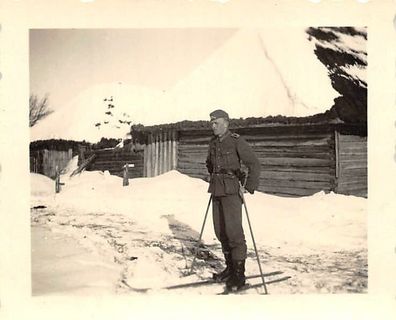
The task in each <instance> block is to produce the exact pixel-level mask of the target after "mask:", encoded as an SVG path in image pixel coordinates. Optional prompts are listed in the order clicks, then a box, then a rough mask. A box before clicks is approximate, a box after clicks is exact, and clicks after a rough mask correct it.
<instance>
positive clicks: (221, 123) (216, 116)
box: [210, 110, 230, 137]
mask: <svg viewBox="0 0 396 320" xmlns="http://www.w3.org/2000/svg"><path fill="white" fill-rule="evenodd" d="M229 123H230V119H229V117H228V113H227V112H225V111H223V110H215V111H213V112H212V113H211V114H210V124H211V127H212V130H213V134H214V135H215V136H220V137H221V136H223V135H224V134H225V133H226V132H227V131H228V126H229Z"/></svg>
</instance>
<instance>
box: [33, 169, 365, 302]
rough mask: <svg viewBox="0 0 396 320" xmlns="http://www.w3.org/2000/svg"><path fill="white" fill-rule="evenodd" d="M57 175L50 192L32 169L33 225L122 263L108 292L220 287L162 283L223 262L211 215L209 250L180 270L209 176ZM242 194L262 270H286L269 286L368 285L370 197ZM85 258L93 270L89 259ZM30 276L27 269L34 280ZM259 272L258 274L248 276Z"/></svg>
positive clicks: (324, 289) (331, 289)
mask: <svg viewBox="0 0 396 320" xmlns="http://www.w3.org/2000/svg"><path fill="white" fill-rule="evenodd" d="M61 180H62V181H63V182H65V186H64V187H63V188H62V191H61V193H59V194H54V183H53V181H52V180H50V179H48V178H47V177H44V176H41V175H36V174H32V199H31V206H32V210H31V223H32V226H33V228H36V227H39V228H40V227H45V228H47V229H50V230H51V231H52V232H54V233H56V234H57V235H62V234H63V235H64V236H65V237H68V239H69V238H70V237H72V238H73V239H74V240H75V241H76V242H75V243H77V244H78V245H76V248H75V249H76V252H79V250H82V249H83V250H85V252H87V256H90V257H92V256H95V257H96V258H97V259H98V261H97V262H98V264H99V265H101V264H104V265H107V266H108V265H112V266H114V267H115V268H116V269H118V270H119V271H118V275H117V277H116V278H115V279H114V277H113V276H112V273H111V277H110V274H109V277H105V278H106V279H107V281H109V282H111V283H109V285H108V286H107V287H108V288H113V289H112V290H113V293H116V294H128V295H129V294H142V293H147V294H156V293H170V292H171V293H175V294H188V293H192V294H214V293H218V292H219V291H221V289H222V288H221V287H220V286H219V285H214V286H201V287H196V288H187V289H186V288H185V289H177V290H172V291H164V290H163V288H164V287H167V286H172V285H175V284H179V283H189V282H194V281H199V280H202V279H207V278H210V277H211V275H212V273H213V271H215V270H219V269H221V268H222V264H223V256H222V253H221V248H220V245H219V242H218V241H217V240H216V239H215V236H214V232H213V226H212V221H211V220H212V219H211V217H210V215H209V218H208V221H207V225H206V227H205V232H204V235H203V242H204V244H205V247H206V249H207V250H206V251H202V255H200V258H199V259H197V260H196V265H195V274H193V275H188V276H186V273H188V271H189V269H190V267H191V262H192V258H193V249H194V248H195V245H196V240H197V239H198V237H199V232H200V229H201V226H202V219H203V216H204V212H203V211H204V210H205V208H206V207H207V202H208V194H207V192H206V190H207V183H206V182H204V181H203V180H200V179H194V178H190V177H188V176H185V175H183V174H181V173H179V172H177V171H171V172H169V173H166V174H164V175H160V176H158V177H155V178H139V179H131V180H130V185H129V186H128V187H123V186H122V179H121V178H119V177H115V176H110V175H109V174H106V173H103V172H84V173H82V174H81V175H79V176H75V177H73V178H68V177H67V176H64V177H62V179H61ZM246 199H247V202H248V205H249V216H250V220H251V222H252V225H253V230H254V233H255V234H254V236H255V239H256V243H257V247H258V251H259V255H260V260H261V262H262V269H263V271H264V272H272V271H278V270H279V271H283V272H284V275H285V276H291V279H289V280H287V281H284V282H280V283H276V284H273V285H270V286H269V288H268V290H269V292H270V293H271V294H284V293H287V294H293V293H348V292H354V293H358V292H366V291H367V280H368V279H367V228H366V223H367V222H366V216H367V215H366V205H367V203H366V199H363V198H357V197H348V196H343V195H336V194H324V193H318V194H315V195H313V196H311V197H303V198H281V197H276V196H270V195H266V194H263V193H260V192H257V194H254V195H253V196H252V195H247V196H246ZM40 206H42V207H40ZM244 224H245V225H244V230H245V234H246V240H247V245H248V259H247V261H246V270H247V274H248V275H251V274H257V273H259V269H258V265H257V260H256V256H255V254H254V250H253V245H252V242H251V236H250V233H249V228H248V226H247V225H246V221H245V222H244ZM47 229H45V230H47ZM38 230H40V229H38ZM41 230H42V229H41ZM32 244H33V247H32V254H33V258H34V260H35V261H40V259H41V257H40V254H39V252H40V248H39V247H38V248H35V247H34V246H35V243H34V242H33V243H32ZM41 245H45V243H41ZM57 246H59V248H57V249H58V250H59V255H61V254H62V252H63V251H64V250H66V251H67V250H70V246H66V247H65V248H63V245H62V243H61V242H59V241H58V243H57ZM52 252H54V253H53V254H54V255H56V256H58V254H57V252H56V251H54V250H53V251H52ZM80 257H81V255H80ZM54 259H55V260H56V257H54ZM62 263H63V267H64V270H63V272H66V273H67V267H68V266H69V267H70V271H69V272H72V270H73V266H72V265H71V262H70V261H69V260H68V259H62ZM87 268H88V270H90V271H91V272H93V273H95V272H96V270H95V268H94V267H92V266H87ZM83 274H84V273H83V272H82V277H84V275H83ZM33 276H35V275H34V274H33ZM41 276H42V277H45V274H42V273H41ZM71 279H72V277H71ZM36 280H37V279H35V278H34V277H33V283H35V281H36ZM82 280H89V279H82ZM268 280H271V279H268ZM70 281H72V280H70ZM256 281H259V279H254V280H251V282H252V283H253V282H256ZM70 285H71V284H70ZM33 287H34V286H33ZM59 290H60V291H62V288H60V289H59ZM256 292H257V291H256V290H253V289H252V290H250V291H248V293H256ZM64 293H67V286H65V288H64Z"/></svg>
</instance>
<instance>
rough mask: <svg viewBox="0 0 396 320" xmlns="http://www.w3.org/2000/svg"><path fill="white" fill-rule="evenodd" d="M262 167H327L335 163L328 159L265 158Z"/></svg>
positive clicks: (262, 160)
mask: <svg viewBox="0 0 396 320" xmlns="http://www.w3.org/2000/svg"><path fill="white" fill-rule="evenodd" d="M260 162H261V164H262V165H278V166H296V167H306V166H312V167H327V166H330V165H334V161H332V160H328V159H302V158H263V159H260Z"/></svg>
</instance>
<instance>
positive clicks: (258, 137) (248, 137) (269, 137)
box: [241, 133, 331, 142]
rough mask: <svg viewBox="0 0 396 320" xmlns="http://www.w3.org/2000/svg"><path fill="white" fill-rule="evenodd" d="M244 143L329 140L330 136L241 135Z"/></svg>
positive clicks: (314, 134)
mask: <svg viewBox="0 0 396 320" xmlns="http://www.w3.org/2000/svg"><path fill="white" fill-rule="evenodd" d="M241 137H243V138H244V139H245V140H246V141H252V142H254V141H259V140H262V141H269V140H273V141H279V140H320V139H330V138H331V135H330V134H328V133H317V134H316V133H312V134H276V135H271V134H256V135H249V134H241Z"/></svg>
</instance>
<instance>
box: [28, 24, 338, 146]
mask: <svg viewBox="0 0 396 320" xmlns="http://www.w3.org/2000/svg"><path fill="white" fill-rule="evenodd" d="M307 38H308V36H307V34H306V32H305V28H297V27H296V28H290V29H287V30H286V29H240V30H239V31H237V32H236V33H235V35H234V36H232V37H231V38H230V39H229V40H228V41H226V43H225V44H224V45H223V46H221V47H220V48H218V49H217V50H215V51H214V52H213V53H212V54H211V55H209V57H208V58H207V59H206V60H204V61H203V62H202V63H201V64H199V65H197V66H196V67H195V69H194V70H193V71H192V72H191V73H190V74H188V75H187V76H185V77H184V78H182V79H179V81H178V82H177V83H176V84H175V85H174V86H173V87H171V88H169V89H168V90H156V89H152V88H148V87H143V86H135V85H130V84H128V83H121V82H117V83H97V84H93V85H92V87H90V88H88V89H86V90H85V91H83V92H80V93H79V94H76V96H75V98H74V99H73V100H72V101H71V102H70V103H68V104H67V105H64V106H63V107H61V108H59V109H57V110H56V111H55V112H54V113H53V114H51V115H50V116H48V117H47V118H45V119H44V120H42V121H41V122H39V123H38V124H37V125H36V126H34V127H33V128H32V130H31V140H32V141H35V140H45V139H53V138H61V139H71V140H77V141H82V140H86V141H90V142H97V141H99V140H100V138H101V137H106V138H110V137H111V138H123V137H124V136H125V135H126V134H127V133H128V131H129V125H128V123H127V122H126V121H128V122H129V121H131V123H132V124H138V123H141V124H144V125H154V124H163V123H172V122H177V121H182V120H205V119H208V114H209V113H210V112H211V111H213V110H214V109H216V108H224V109H226V110H227V111H228V113H229V114H230V116H231V117H232V118H241V117H242V118H246V117H252V116H256V117H265V116H269V115H273V116H276V115H284V116H307V115H313V114H317V113H320V112H324V111H326V110H328V109H329V108H330V107H331V106H332V104H333V100H334V98H336V97H337V96H338V93H337V92H336V91H335V90H334V89H333V88H332V86H331V82H330V78H329V77H328V71H327V69H326V67H325V66H324V65H323V64H322V63H321V62H320V61H319V60H318V59H317V58H316V56H315V54H314V47H313V46H314V44H313V43H312V42H310V41H308V39H307ZM279 39H282V41H280V40H279ZM285 44H287V46H285ZM290 53H292V55H293V57H298V59H299V60H298V61H296V60H295V59H290ZM313 88H314V90H313ZM111 97H113V99H112V100H113V101H112V103H111V104H113V105H114V108H111V107H110V109H109V106H108V101H104V99H110V98H111ZM109 111H110V112H111V114H106V112H109Z"/></svg>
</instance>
